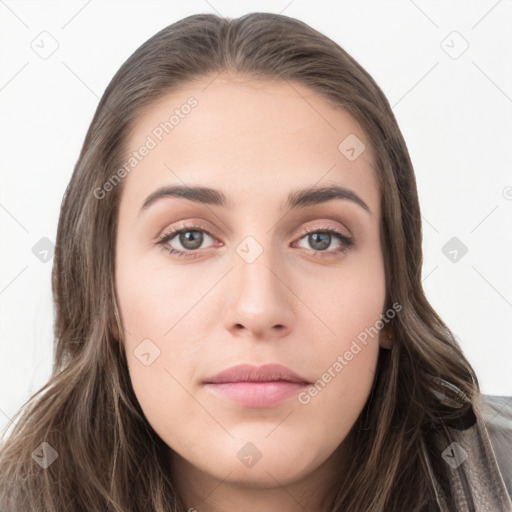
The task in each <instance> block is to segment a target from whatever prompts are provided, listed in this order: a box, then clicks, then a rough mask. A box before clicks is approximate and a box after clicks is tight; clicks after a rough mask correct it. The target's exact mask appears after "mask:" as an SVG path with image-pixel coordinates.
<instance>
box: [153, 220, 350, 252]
mask: <svg viewBox="0 0 512 512" xmlns="http://www.w3.org/2000/svg"><path fill="white" fill-rule="evenodd" d="M304 233H305V234H304ZM204 235H206V237H209V238H212V239H213V236H212V235H211V234H210V233H209V232H208V231H206V230H204V229H202V228H201V227H200V226H196V225H190V226H178V227H175V228H172V229H171V230H169V231H167V232H165V233H164V234H163V235H162V236H161V237H159V238H158V240H157V241H156V242H155V243H156V245H159V246H161V247H162V248H163V249H164V250H165V251H166V252H167V253H168V254H171V255H174V256H178V257H179V258H195V257H197V256H198V255H199V251H198V249H200V248H201V246H202V245H203V242H204V240H205V236H204ZM174 239H176V241H175V242H174V243H175V244H176V243H177V244H179V245H181V248H179V247H178V248H176V247H175V246H173V245H171V244H170V243H171V242H172V241H173V240H174ZM303 239H306V242H307V243H308V244H309V245H310V247H311V248H312V249H313V251H314V254H315V255H317V254H320V255H321V256H324V257H329V256H336V255H338V254H340V253H343V252H345V251H347V250H348V249H349V248H350V247H351V246H352V245H354V242H353V240H352V239H351V238H350V237H348V236H346V235H344V234H343V233H341V232H340V231H337V230H335V229H332V228H331V227H328V226H325V227H324V226H322V227H318V226H317V227H314V228H309V229H306V230H305V232H303V235H302V236H301V237H300V238H299V239H298V241H299V242H300V241H301V240H303ZM336 241H337V242H338V247H337V248H334V249H331V250H329V251H326V250H325V249H327V248H328V247H329V246H330V245H331V244H332V243H333V242H336ZM297 243H298V242H294V244H297ZM299 247H301V246H300V245H299ZM302 248H304V247H302Z"/></svg>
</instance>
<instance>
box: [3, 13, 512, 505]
mask: <svg viewBox="0 0 512 512" xmlns="http://www.w3.org/2000/svg"><path fill="white" fill-rule="evenodd" d="M421 266H422V255H421V217H420V211H419V204H418V197H417V192H416V185H415V178H414V172H413V168H412V164H411V161H410V159H409V155H408V152H407V148H406V145H405V142H404V140H403V138H402V135H401V133H400V130H399V128H398V126H397V123H396V120H395V118H394V116H393V113H392V111H391V109H390V107H389V103H388V102H387V100H386V98H385V97H384V95H383V93H382V92H381V90H380V89H379V88H378V86H377V85H376V84H375V82H374V81H373V79H372V78H371V77H370V76H369V75H368V73H367V72H366V71H365V70H363V69H362V68H361V66H360V65H359V64H358V63H357V62H356V61H355V60H354V59H353V58H351V57H350V56H349V55H348V54H347V53H346V52H345V51H344V50H342V49H341V48H340V47H339V46H338V45H336V44H335V43H334V42H333V41H331V40H329V39H328V38H326V37H325V36H323V35H322V34H320V33H318V32H316V31H315V30H313V29H311V28H310V27H308V26H307V25H305V24H304V23H302V22H300V21H297V20H295V19H292V18H289V17H286V16H281V15H275V14H263V13H254V14H249V15H246V16H243V17H241V18H238V19H233V20H229V19H223V18H220V17H217V16H214V15H195V16H190V17H188V18H185V19H183V20H181V21H179V22H177V23H175V24H173V25H171V26H169V27H167V28H165V29H164V30H162V31H161V32H159V33H158V34H156V35H155V36H154V37H152V38H151V39H150V40H148V41H147V42H146V43H145V44H143V45H142V46H141V47H140V48H139V49H138V50H137V51H136V52H135V53H134V54H133V55H132V56H131V57H130V58H129V59H128V60H127V61H126V62H125V63H124V64H123V66H122V67H121V69H120V70H119V71H118V72H117V74H116V75H115V77H114V78H113V80H112V82H111V83H110V85H109V86H108V87H107V90H106V91H105V93H104V95H103V98H102V99H101V101H100V104H99V107H98V109H97V111H96V114H95V116H94V119H93V120H92V123H91V126H90V128H89V131H88V133H87V136H86V139H85V142H84V146H83V148H82V152H81V154H80V158H79V161H78V162H77V165H76V167H75V170H74V173H73V176H72V179H71V182H70V184H69V186H68V189H67V190H66V194H65V197H64V201H63V204H62V210H61V215H60V220H59V226H58V234H57V243H56V253H55V261H54V269H53V293H54V297H55V302H56V312H57V315H56V323H55V335H56V339H57V344H56V352H55V366H54V371H53V375H52V377H51V379H50V381H49V382H48V384H47V385H46V386H45V387H44V388H43V389H41V390H40V391H39V392H38V393H37V394H36V395H35V396H34V397H32V399H31V401H30V404H29V405H28V406H27V407H26V408H25V410H24V412H23V415H22V416H21V417H20V420H19V421H18V423H17V425H16V427H15V428H14V431H13V433H12V434H11V436H10V437H9V438H6V439H5V441H4V445H3V447H2V451H1V455H0V487H1V491H0V505H1V509H2V510H5V511H14V510H16V511H18V510H34V511H35V510H40V511H43V510H45V511H50V510H51V511H59V512H60V511H64V510H73V511H78V510H80V511H82V510H83V511H100V510H112V511H114V510H115V511H116V512H120V511H128V510H130V511H159V512H164V511H166V512H167V511H171V510H172V511H185V510H189V511H191V510H198V511H203V510H204V511H217V510H223V511H227V510H235V509H236V510H244V511H253V510H266V511H273V510H278V509H279V510H280V511H295V510H308V511H341V510H350V511H383V510H385V511H397V510H400V511H420V510H421V511H426V510H441V511H443V512H444V511H452V510H460V511H462V510H478V511H483V510H493V511H502V510H503V511H505V510H511V509H512V508H511V503H510V498H509V496H508V495H507V489H506V484H505V481H504V478H503V476H502V475H501V474H500V468H499V466H498V463H497V461H496V457H495V454H494V451H493V448H492V445H491V443H490V441H489V436H488V431H487V428H486V426H485V420H486V418H488V419H489V421H490V419H491V418H492V417H493V415H494V414H495V413H496V412H497V411H498V406H495V408H494V412H493V409H492V407H493V402H492V401H489V400H484V399H483V397H482V395H481V394H480V391H479V387H478V381H477V378H476V376H475V374H474V372H473V369H472V368H471V366H470V364H469V363H468V361H467V360H466V358H465V357H464V355H463V353H462V352H461V350H460V347H459V346H458V344H457V342H456V341H455V339H454V337H453V335H452V333H451V332H450V331H449V329H448V328H447V327H446V325H445V324H444V323H443V322H442V320H441V319H440V318H439V317H438V315H437V314H436V312H435V311H434V310H433V309H432V307H431V306H430V304H429V303H428V301H427V300H426V298H425V296H424V293H423V290H422V287H421ZM194 281H195V282H194ZM484 408H485V411H487V412H485V414H484ZM493 424H494V425H496V424H497V423H496V422H494V423H493ZM500 432H501V433H504V435H507V429H506V428H504V429H501V430H500ZM506 442H508V440H506ZM495 446H498V445H495ZM504 474H505V473H504Z"/></svg>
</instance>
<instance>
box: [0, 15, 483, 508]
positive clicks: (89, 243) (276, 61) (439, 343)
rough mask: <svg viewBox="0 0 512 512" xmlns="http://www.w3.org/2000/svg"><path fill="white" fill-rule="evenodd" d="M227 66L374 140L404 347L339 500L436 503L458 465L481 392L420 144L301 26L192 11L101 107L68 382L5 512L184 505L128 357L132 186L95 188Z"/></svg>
mask: <svg viewBox="0 0 512 512" xmlns="http://www.w3.org/2000/svg"><path fill="white" fill-rule="evenodd" d="M221 71H229V72H233V73H236V74H238V75H243V76H248V77H251V78H255V79H258V78H261V79H271V80H286V81H297V82H300V83H302V84H305V85H307V86H309V87H310V88H311V89H312V90H314V91H316V92H317V93H319V94H321V95H322V96H323V97H324V98H326V99H327V100H328V101H329V102H330V104H332V106H333V107H335V108H340V109H344V110H345V111H346V112H348V113H349V114H351V115H352V116H353V118H354V119H356V120H357V121H358V122H359V123H360V125H361V126H362V127H363V129H364V130H365V132H366V134H367V136H368V138H369V140H370V141H371V149H372V152H373V155H374V159H375V172H376V175H377V178H378V183H379V187H380V195H381V204H382V222H381V241H382V246H383V251H384V259H385V270H386V284H387V305H388V307H389V306H391V304H395V303H398V304H400V305H401V306H402V309H401V311H400V313H399V314H398V315H397V316H396V318H394V319H393V322H392V332H393V338H394V345H393V348H392V349H391V350H384V349H381V351H380V353H379V360H378V365H377V372H376V377H375V380H374V385H373V389H372V391H371V394H370V396H369V399H368V401H367V403H366V405H365V408H364V410H363V411H362V413H361V415H360V416H359V418H358V420H357V422H356V423H355V425H354V426H353V428H352V429H351V431H350V433H349V435H348V437H347V438H346V440H345V444H346V445H347V449H348V457H347V461H348V464H349V465H348V473H347V475H346V476H345V478H344V480H343V482H341V481H340V482H335V485H336V486H337V497H336V499H335V502H334V503H332V504H331V505H330V506H331V510H332V511H341V510H349V511H351V512H357V511H382V510H407V511H413V510H424V509H426V508H427V507H429V506H431V505H432V504H435V491H434V489H433V486H432V483H431V480H430V478H429V470H430V471H432V470H433V471H435V472H436V473H437V474H440V475H441V474H442V472H443V471H444V468H443V465H442V464H439V465H438V466H436V464H435V463H434V467H433V468H432V466H428V464H427V462H426V460H425V458H426V457H425V453H429V450H434V448H433V447H431V445H430V443H429V439H430V438H431V436H433V435H443V431H444V427H445V425H446V423H447V422H450V421H455V420H456V419H457V417H458V416H459V415H462V414H464V412H465V411H467V410H468V408H470V407H471V402H472V401H473V400H474V399H475V398H476V397H477V396H478V394H479V388H478V381H477V379H476V376H475V374H474V372H473V370H472V368H471V366H470V364H469V363H468V361H467V360H466V359H465V357H464V355H463V354H462V352H461V350H460V348H459V346H458V344H457V342H456V340H455V339H454V336H453V335H452V333H451V332H450V330H449V329H448V328H447V326H446V325H445V324H444V323H443V321H442V320H441V319H440V318H439V316H438V315H437V314H436V312H435V311H434V310H433V309H432V307H431V306H430V304H429V302H428V301H427V299H426V297H425V295H424V292H423V289H422V282H421V269H422V251H421V241H422V237H421V216H420V209H419V202H418V196H417V191H416V182H415V177H414V171H413V167H412V163H411V160H410V158H409V154H408V150H407V147H406V144H405V142H404V140H403V137H402V134H401V133H400V130H399V128H398V125H397V122H396V120H395V117H394V115H393V112H392V110H391V108H390V105H389V103H388V101H387V99H386V97H385V96H384V94H383V93H382V91H381V90H380V88H379V87H378V86H377V84H376V83H375V81H374V80H373V79H372V77H371V76H370V75H369V74H368V73H367V72H366V71H365V70H364V69H363V68H362V67H361V66H360V65H359V64H358V63H357V62H356V61H355V60H354V59H353V58H352V57H351V56H350V55H348V54H347V53H346V52H345V51H344V50H343V49H342V48H340V46H338V45H337V44H336V43H334V42H333V41H332V40H330V39H329V38H327V37H326V36H324V35H322V34H321V33H319V32H317V31H316V30H314V29H312V28H311V27H309V26H308V25H306V24H305V23H303V22H301V21H298V20H296V19H293V18H290V17H287V16H283V15H277V14H270V13H251V14H247V15H245V16H242V17H240V18H236V19H229V18H221V17H218V16H216V15H212V14H199V15H193V16H189V17H187V18H185V19H182V20H180V21H178V22H176V23H174V24H172V25H170V26H168V27H166V28H164V29H163V30H161V31H160V32H158V33H157V34H156V35H154V36H153V37H151V38H150V39H149V40H148V41H146V42H145V43H144V44H143V45H142V46H141V47H140V48H138V49H137V50H136V51H135V52H134V53H133V55H132V56H131V57H130V58H129V59H128V60H127V61H126V62H125V63H124V64H123V65H122V66H121V68H120V69H119V71H118V72H117V73H116V74H115V76H114V77H113V79H112V81H111V82H110V84H109V85H108V87H107V89H106V90H105V93H104V94H103V97H102V98H101V100H100V102H99V105H98V107H97V110H96V112H95V115H94V118H93V120H92V122H91V125H90V127H89V130H88V132H87V135H86V138H85V141H84V144H83V147H82V150H81V153H80V157H79V159H78V162H77V163H76V166H75V169H74V172H73V175H72V178H71V181H70V183H69V185H68V187H67V189H66V192H65V195H64V199H63V202H62V207H61V212H60V218H59V225H58V232H57V240H56V248H55V259H54V263H53V274H52V290H53V294H54V301H55V310H56V316H55V353H54V367H53V372H52V375H51V378H50V380H49V382H48V383H47V384H46V385H45V386H43V387H42V388H41V389H40V390H39V391H38V392H37V393H35V394H34V395H33V396H32V397H31V398H30V399H29V400H28V401H27V402H26V403H25V404H24V405H23V407H22V408H20V410H19V411H18V413H17V415H16V421H15V424H14V427H13V429H12V432H11V433H10V435H7V431H8V429H7V428H6V429H5V431H4V435H3V445H2V446H1V453H0V508H1V510H2V511H3V512H14V511H16V512H18V511H20V510H31V511H57V512H62V511H63V510H74V511H81V510H83V511H87V512H91V511H105V510H110V511H116V512H128V511H154V512H169V511H170V510H174V511H180V512H183V511H184V510H185V507H184V504H183V503H182V502H181V500H180V498H179V496H177V494H176V492H175V490H174V489H173V475H172V473H171V471H170V466H169V453H170V452H169V450H170V448H169V447H168V446H167V445H166V444H165V443H164V442H163V441H162V440H161V439H160V438H159V436H158V435H157V434H156V433H155V432H154V430H153V429H152V428H151V426H150V425H149V423H148V422H147V420H146V419H145V417H144V414H143V412H142V410H141V408H140V405H139V403H138V401H137V399H136V397H135V394H134V391H133V389H132V386H131V382H130V378H129V374H128V369H127V363H126V357H125V353H124V349H123V339H122V338H123V336H122V335H123V326H122V325H121V322H120V320H119V318H120V317H119V311H118V306H117V302H116V294H115V286H114V275H115V274H114V261H115V240H116V229H117V215H118V206H119V200H120V196H121V193H122V189H123V182H122V181H121V183H119V185H118V186H115V187H113V189H112V190H111V191H110V192H109V193H108V194H105V196H104V197H102V198H101V199H98V197H97V194H96V195H95V194H94V191H95V190H97V189H98V188H100V187H102V186H103V185H104V183H105V182H106V181H107V180H108V179H109V178H110V177H111V176H112V175H113V174H114V173H115V171H116V170H117V169H119V168H120V167H121V165H122V157H123V154H124V150H125V147H124V145H125V144H126V139H127V134H128V133H129V130H130V129H131V127H132V126H133V124H134V123H135V122H136V121H137V118H138V117H139V115H140V114H141V112H142V111H143V110H144V109H145V108H146V107H147V106H148V105H150V104H151V103H152V102H154V101H155V100H157V99H158V98H159V97H161V96H162V95H164V94H166V93H169V92H171V91H173V90H176V89H179V88H180V87H182V86H183V85H185V84H186V83H187V82H188V81H191V80H193V79H196V78H200V77H202V76H205V75H206V74H211V75H212V76H216V75H217V74H218V73H219V72H221ZM440 379H443V380H445V381H447V382H448V383H450V384H451V385H453V386H454V387H455V389H457V390H459V391H460V393H459V395H460V396H464V397H465V402H464V403H465V405H464V406H463V407H459V408H450V407H446V406H445V405H443V404H442V403H441V402H440V398H439V397H440V396H441V395H442V394H443V393H440V392H439V385H438V384H437V383H438V382H440ZM444 394H446V392H445V393H444ZM43 442H45V443H48V445H49V446H50V447H51V448H52V449H53V450H55V452H56V453H57V454H58V456H57V458H56V460H55V461H53V463H51V464H50V465H49V466H48V467H46V468H44V469H43V468H42V467H41V465H40V464H37V463H36V462H35V458H34V457H33V453H34V451H35V450H42V448H41V444H42V443H43ZM447 444H448V443H447ZM45 446H47V445H45ZM422 446H423V447H424V448H423V450H422V448H421V447H422ZM432 446H434V445H432ZM36 453H37V452H36ZM52 453H53V452H52ZM431 456H432V457H431V458H432V460H439V453H431ZM445 466H446V465H445ZM440 480H441V481H442V480H443V478H441V479H440ZM445 492H446V494H447V496H448V497H449V495H450V490H449V489H445Z"/></svg>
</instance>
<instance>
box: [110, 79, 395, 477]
mask: <svg viewBox="0 0 512 512" xmlns="http://www.w3.org/2000/svg"><path fill="white" fill-rule="evenodd" d="M213 78H214V77H207V78H204V79H201V80H199V81H197V82H194V83H192V84H190V85H188V86H187V87H186V88H185V87H184V88H183V89H181V90H180V91H178V92H173V93H171V94H167V95H165V96H164V97H161V98H160V99H159V100H158V101H157V102H156V103H154V104H153V105H152V106H151V107H150V108H148V109H147V110H146V111H145V112H144V114H143V116H142V117H140V118H139V119H138V120H137V122H136V123H135V125H134V127H133V130H132V131H131V132H130V135H129V138H128V140H127V142H128V144H127V148H128V151H127V157H126V158H127V159H128V158H130V157H131V158H135V160H131V164H132V166H131V168H130V170H129V172H127V173H126V176H125V177H124V178H123V183H122V186H123V187H124V188H123V192H122V195H121V202H120V209H119V224H118V232H117V240H116V276H115V277H116V293H117V298H118V302H119V307H120V311H121V318H122V323H123V327H124V339H125V349H126V355H127V360H128V366H129V372H130V377H131V381H132V383H133V388H134V390H135V393H136V396H137V398H138V400H139V402H140V405H141V407H142V409H143V411H144V414H145V416H146V418H147V420H148V422H149V423H150V424H151V426H152V427H153V429H154V430H155V431H156V432H157V434H158V435H159V436H160V437H161V438H162V439H163V440H164V441H165V443H166V444H167V445H168V446H169V447H171V448H172V452H171V453H172V458H173V464H174V465H176V466H178V468H181V469H182V470H183V471H189V472H190V471H196V472H197V473H198V474H204V475H211V476H212V477H215V478H217V479H223V480H225V479H227V480H229V481H232V482H235V481H236V482H246V483H247V482H251V484H252V485H258V486H269V485H275V484H276V481H277V482H280V484H283V485H284V484H287V483H291V482H293V481H298V480H300V479H304V478H307V477H308V476H309V475H314V474H318V473H319V472H321V471H322V470H323V469H325V468H326V467H327V466H328V465H329V464H330V465H331V469H332V468H333V467H335V465H336V464H338V463H339V461H337V460H336V461H333V458H332V456H333V454H335V453H336V448H337V447H338V446H340V444H341V443H342V441H343V440H344V438H345V437H346V435H347V433H348V432H349V430H350V428H351V427H352V425H353V424H354V423H355V421H356V419H357V417H358V415H359V413H360V412H361V410H362V408H363V406H364V404H365V402H366V400H367V398H368V395H369V392H370V389H371V386H372V383H373V378H374V372H375V368H376V363H377V356H378V348H379V343H383V342H382V341H381V340H382V339H383V336H382V332H380V333H378V334H375V326H379V325H381V324H382V322H379V319H381V314H383V313H385V311H384V307H385V276H384V264H383V254H382V248H381V242H380V237H379V224H380V202H379V191H378V187H377V182H376V178H375V176H374V171H373V169H372V165H373V163H372V156H371V151H370V143H369V141H368V139H367V137H366V136H365V133H364V132H363V131H362V129H361V127H360V126H359V125H358V124H357V123H356V122H355V121H354V120H353V119H352V118H351V117H350V116H349V115H348V114H347V113H345V112H344V111H341V110H339V109H334V108H333V107H332V106H330V105H329V104H328V103H327V102H326V101H325V100H324V99H323V97H321V96H320V95H318V94H317V93H315V92H314V91H312V90H310V89H309V88H307V87H306V86H303V85H301V84H299V83H293V84H291V83H286V82H282V83H278V82H270V81H268V82H267V81H252V80H251V81H250V80H247V79H245V80H242V79H241V78H236V77H227V76H220V77H218V78H216V79H215V80H213ZM212 80H213V81H212ZM208 84H209V85H208ZM205 87H206V88H205ZM190 98H193V99H190ZM187 105H188V106H187ZM173 115H174V117H173V118H172V117H171V116H173ZM165 123H167V124H165ZM347 137H348V139H347ZM363 145H364V146H363ZM143 147H146V148H147V149H146V150H144V149H142V148H143ZM134 152H136V153H135V154H134ZM118 186H119V185H118ZM166 187H167V188H168V190H167V191H165V190H163V189H165V188H166ZM170 187H183V189H182V191H181V195H175V194H178V192H177V191H176V189H175V194H173V193H172V191H171V190H170ZM195 187H204V188H209V189H214V190H215V191H216V192H209V193H208V192H205V191H204V190H202V191H201V190H198V189H196V188H195ZM323 187H331V189H330V190H331V191H332V190H334V188H332V187H339V190H338V192H337V193H331V194H326V193H324V194H316V195H315V194H311V193H309V194H308V193H307V190H310V189H313V188H314V189H319V188H323ZM298 190H303V191H304V190H306V192H305V193H304V195H303V196H300V195H299V193H298V192H297V191H298ZM155 191H160V192H158V193H157V194H156V195H155V194H154V193H155ZM194 191H195V192H194ZM310 192H311V190H310ZM185 196H187V197H185ZM301 197H302V199H301ZM180 232H181V233H180ZM368 333H371V334H368ZM271 364H273V365H282V366H283V367H285V368H286V369H288V370H285V369H283V368H277V369H276V368H275V367H274V368H272V367H268V366H267V367H266V368H261V367H263V366H264V365H271ZM238 365H250V366H251V367H253V368H249V370H247V368H245V369H244V368H242V369H238V370H236V369H235V370H233V371H232V372H228V374H225V375H224V378H217V379H216V376H218V374H219V373H220V372H223V371H225V370H227V369H230V368H232V367H235V366H238ZM251 370H252V371H251ZM258 370H260V371H259V372H258ZM292 372H293V373H292Z"/></svg>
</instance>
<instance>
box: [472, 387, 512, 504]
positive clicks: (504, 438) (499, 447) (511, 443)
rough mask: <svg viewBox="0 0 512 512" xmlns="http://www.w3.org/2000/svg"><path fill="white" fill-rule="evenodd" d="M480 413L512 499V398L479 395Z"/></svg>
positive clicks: (478, 405)
mask: <svg viewBox="0 0 512 512" xmlns="http://www.w3.org/2000/svg"><path fill="white" fill-rule="evenodd" d="M475 405H476V407H477V409H478V411H479V412H480V414H481V416H482V418H483V420H484V422H485V427H486V429H487V432H488V434H489V440H490V441H491V445H492V447H493V450H494V454H495V456H496V462H497V463H498V467H499V470H500V473H501V475H502V477H503V481H504V483H505V486H506V488H507V491H508V494H509V495H510V496H511V497H512V396H495V395H481V396H480V400H479V401H478V402H477V403H476V404H475Z"/></svg>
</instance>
